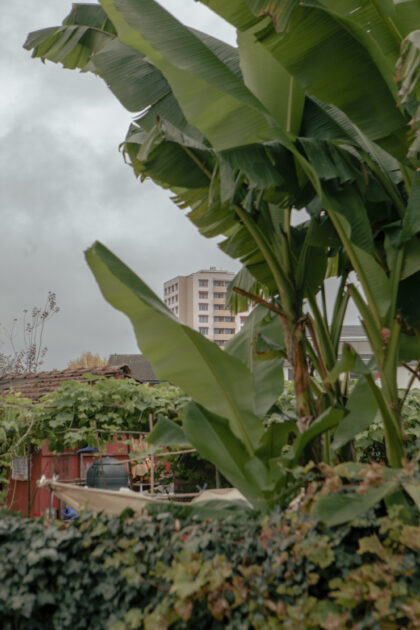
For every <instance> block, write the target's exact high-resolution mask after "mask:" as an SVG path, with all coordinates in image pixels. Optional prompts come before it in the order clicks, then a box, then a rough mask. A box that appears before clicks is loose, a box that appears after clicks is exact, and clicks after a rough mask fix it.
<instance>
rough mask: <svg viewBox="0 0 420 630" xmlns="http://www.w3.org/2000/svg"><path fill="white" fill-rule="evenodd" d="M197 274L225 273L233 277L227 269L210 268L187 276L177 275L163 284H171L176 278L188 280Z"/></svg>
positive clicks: (232, 273) (233, 273) (232, 272)
mask: <svg viewBox="0 0 420 630" xmlns="http://www.w3.org/2000/svg"><path fill="white" fill-rule="evenodd" d="M198 273H226V274H228V275H229V276H232V277H234V275H235V272H234V271H228V270H227V269H217V268H216V267H210V268H209V269H200V270H199V271H193V272H192V273H189V274H187V275H185V276H184V275H181V274H178V275H177V276H174V277H173V278H170V279H169V280H165V282H164V284H168V283H169V282H173V281H174V280H176V279H177V278H189V277H190V276H195V275H196V274H198Z"/></svg>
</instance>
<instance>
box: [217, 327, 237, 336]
mask: <svg viewBox="0 0 420 630" xmlns="http://www.w3.org/2000/svg"><path fill="white" fill-rule="evenodd" d="M214 334H215V335H234V334H235V329H234V328H215V329H214Z"/></svg>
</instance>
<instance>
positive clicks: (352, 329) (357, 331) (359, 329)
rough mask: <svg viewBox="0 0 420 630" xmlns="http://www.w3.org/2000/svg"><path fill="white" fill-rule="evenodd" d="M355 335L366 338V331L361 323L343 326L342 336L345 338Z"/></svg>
mask: <svg viewBox="0 0 420 630" xmlns="http://www.w3.org/2000/svg"><path fill="white" fill-rule="evenodd" d="M353 337H362V338H363V339H366V333H365V331H364V330H363V326H360V324H355V325H349V326H343V329H342V331H341V337H340V338H341V339H344V340H345V339H351V338H353Z"/></svg>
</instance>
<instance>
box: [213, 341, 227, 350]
mask: <svg viewBox="0 0 420 630" xmlns="http://www.w3.org/2000/svg"><path fill="white" fill-rule="evenodd" d="M214 343H215V344H216V345H217V346H219V347H221V348H223V345H224V343H225V342H224V341H221V340H220V339H215V340H214Z"/></svg>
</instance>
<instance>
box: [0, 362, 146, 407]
mask: <svg viewBox="0 0 420 630" xmlns="http://www.w3.org/2000/svg"><path fill="white" fill-rule="evenodd" d="M85 374H93V375H94V376H105V377H107V378H129V377H130V376H131V370H130V368H129V366H128V365H121V364H120V365H105V366H103V367H96V368H76V369H74V370H71V369H66V370H52V371H51V372H38V373H37V374H6V375H5V376H2V377H1V378H0V395H6V394H10V393H12V392H20V393H21V394H22V396H24V397H25V398H32V399H34V400H35V399H37V398H41V396H43V395H44V394H48V392H53V391H54V390H56V389H58V388H59V387H60V385H61V384H62V383H64V382H65V381H85ZM134 378H135V377H134Z"/></svg>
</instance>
